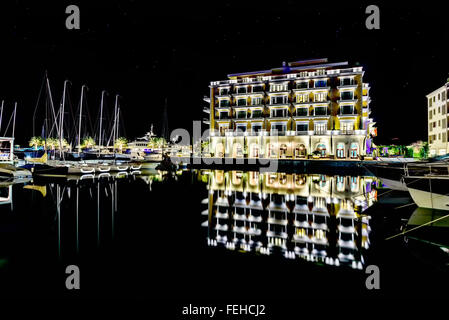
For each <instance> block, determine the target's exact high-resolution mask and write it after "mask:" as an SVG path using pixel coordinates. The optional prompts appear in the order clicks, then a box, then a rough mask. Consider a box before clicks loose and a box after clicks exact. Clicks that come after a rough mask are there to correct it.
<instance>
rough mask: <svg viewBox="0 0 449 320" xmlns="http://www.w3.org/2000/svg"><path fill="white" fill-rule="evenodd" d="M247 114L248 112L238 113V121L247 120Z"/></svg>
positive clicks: (241, 111) (240, 111)
mask: <svg viewBox="0 0 449 320" xmlns="http://www.w3.org/2000/svg"><path fill="white" fill-rule="evenodd" d="M246 115H247V112H246V110H239V111H237V119H246Z"/></svg>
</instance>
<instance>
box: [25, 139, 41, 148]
mask: <svg viewBox="0 0 449 320" xmlns="http://www.w3.org/2000/svg"><path fill="white" fill-rule="evenodd" d="M43 144H44V139H42V137H32V138H31V139H30V141H29V145H30V147H34V149H37V148H38V147H40V146H42V145H43Z"/></svg>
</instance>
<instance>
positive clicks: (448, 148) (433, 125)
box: [426, 82, 449, 157]
mask: <svg viewBox="0 0 449 320" xmlns="http://www.w3.org/2000/svg"><path fill="white" fill-rule="evenodd" d="M448 90H449V82H448V83H446V84H445V85H444V86H442V87H440V88H438V89H436V90H435V91H433V92H432V93H430V94H428V95H427V96H426V97H427V111H428V113H427V114H428V142H429V155H430V156H431V157H434V156H438V155H445V154H447V153H449V145H448Z"/></svg>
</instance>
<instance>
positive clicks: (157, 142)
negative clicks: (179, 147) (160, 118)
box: [148, 137, 167, 148]
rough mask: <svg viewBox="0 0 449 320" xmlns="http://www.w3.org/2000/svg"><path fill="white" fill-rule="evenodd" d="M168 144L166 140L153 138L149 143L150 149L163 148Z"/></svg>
mask: <svg viewBox="0 0 449 320" xmlns="http://www.w3.org/2000/svg"><path fill="white" fill-rule="evenodd" d="M166 144H167V141H165V139H164V138H158V137H153V138H151V139H150V141H149V142H148V148H162V147H164V146H165V145H166Z"/></svg>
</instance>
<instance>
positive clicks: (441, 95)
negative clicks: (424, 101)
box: [428, 91, 447, 107]
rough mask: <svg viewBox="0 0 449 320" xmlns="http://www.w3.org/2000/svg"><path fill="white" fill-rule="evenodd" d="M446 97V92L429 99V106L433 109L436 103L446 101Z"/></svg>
mask: <svg viewBox="0 0 449 320" xmlns="http://www.w3.org/2000/svg"><path fill="white" fill-rule="evenodd" d="M446 97H447V94H446V91H443V92H441V93H438V95H434V96H433V97H430V98H429V103H428V106H429V107H431V106H432V105H433V103H435V102H436V101H446ZM437 99H438V100H437Z"/></svg>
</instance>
